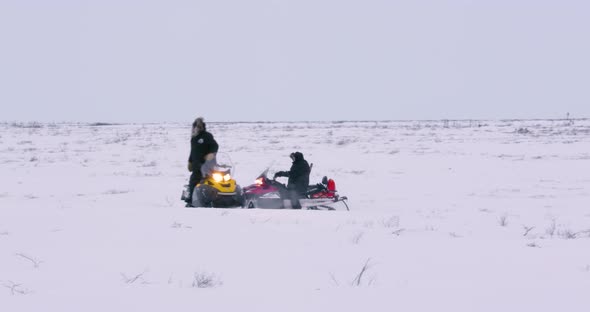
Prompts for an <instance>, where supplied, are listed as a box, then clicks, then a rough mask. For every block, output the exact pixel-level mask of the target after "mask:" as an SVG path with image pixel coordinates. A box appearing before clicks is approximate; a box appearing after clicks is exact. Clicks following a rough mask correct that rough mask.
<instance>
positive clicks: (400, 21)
mask: <svg viewBox="0 0 590 312" xmlns="http://www.w3.org/2000/svg"><path fill="white" fill-rule="evenodd" d="M567 112H569V113H570V114H571V115H572V116H573V117H590V1H584V0H579V1H574V0H559V1H558V0H555V1H548V0H520V1H519V0H488V1H486V0H479V1H475V0H474V1H469V0H462V1H460V0H456V1H450V0H408V1H396V0H383V1H376V0H357V1H347V0H292V1H286V0H248V1H243V0H225V1H224V0H207V1H196V0H191V1H189V0H151V1H150V0H96V1H84V0H51V1H48V0H0V120H4V121H13V120H22V121H29V120H38V121H110V122H155V121H187V120H189V121H190V120H192V119H193V118H194V117H196V116H198V115H202V116H204V117H205V119H206V120H209V121H258V120H264V121H300V120H391V119H455V118H467V119H471V118H484V119H496V118H560V117H565V114H566V113H567Z"/></svg>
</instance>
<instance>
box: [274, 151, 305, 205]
mask: <svg viewBox="0 0 590 312" xmlns="http://www.w3.org/2000/svg"><path fill="white" fill-rule="evenodd" d="M293 156H294V158H295V159H294V160H293V164H292V165H291V169H290V170H289V171H279V172H277V173H276V174H275V176H277V177H289V181H288V182H287V188H289V189H292V190H295V191H296V192H297V193H299V194H300V195H302V194H305V193H306V192H307V187H308V186H309V173H310V172H311V168H310V167H309V164H308V163H307V161H306V160H305V159H303V154H301V153H300V152H295V153H293Z"/></svg>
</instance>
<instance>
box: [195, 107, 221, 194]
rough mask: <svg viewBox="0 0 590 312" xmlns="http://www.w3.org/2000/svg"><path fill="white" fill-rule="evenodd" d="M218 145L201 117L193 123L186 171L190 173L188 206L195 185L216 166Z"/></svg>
mask: <svg viewBox="0 0 590 312" xmlns="http://www.w3.org/2000/svg"><path fill="white" fill-rule="evenodd" d="M218 149H219V145H218V144H217V141H215V139H214V138H213V135H212V134H211V133H209V132H208V131H207V128H206V124H205V121H204V119H203V117H199V118H197V119H195V121H194V122H193V128H192V135H191V153H190V155H189V157H188V171H190V172H191V177H190V179H189V184H188V185H189V196H188V199H187V202H188V204H187V205H190V204H191V203H192V197H193V191H194V189H195V187H196V186H197V184H198V183H199V182H201V180H202V179H203V178H204V177H205V176H207V175H208V174H209V173H210V172H211V170H212V169H213V167H214V166H215V164H216V160H215V155H216V153H217V150H218Z"/></svg>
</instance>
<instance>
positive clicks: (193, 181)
mask: <svg viewBox="0 0 590 312" xmlns="http://www.w3.org/2000/svg"><path fill="white" fill-rule="evenodd" d="M200 181H201V171H200V170H193V173H191V177H190V179H189V181H188V199H187V202H188V203H189V204H190V203H192V202H193V191H194V190H195V186H197V183H199V182H200Z"/></svg>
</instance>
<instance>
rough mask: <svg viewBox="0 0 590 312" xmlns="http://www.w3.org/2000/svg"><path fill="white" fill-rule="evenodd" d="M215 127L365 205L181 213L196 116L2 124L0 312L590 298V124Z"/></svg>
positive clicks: (557, 302) (244, 178) (244, 153)
mask: <svg viewBox="0 0 590 312" xmlns="http://www.w3.org/2000/svg"><path fill="white" fill-rule="evenodd" d="M208 130H209V131H210V132H211V133H213V135H214V136H215V138H216V140H217V141H218V142H219V144H220V153H226V154H228V155H229V156H230V157H231V159H232V161H233V163H234V166H235V168H234V169H235V178H236V180H237V182H238V184H240V185H242V186H245V185H248V184H251V183H252V182H253V181H254V179H255V178H256V176H257V175H258V174H259V173H260V172H261V171H262V170H263V169H264V168H265V167H266V166H268V165H269V164H270V163H271V162H273V161H274V162H275V163H276V165H277V166H278V167H282V168H284V169H285V170H286V169H288V168H289V166H290V160H289V156H288V155H289V154H290V153H291V152H293V151H301V152H302V153H303V154H304V155H305V157H306V159H307V160H308V161H309V162H310V163H313V164H314V167H313V170H312V174H311V179H310V180H311V182H312V183H317V182H319V181H320V180H321V177H322V176H324V175H326V176H328V177H330V178H333V179H334V180H335V181H336V186H337V188H338V190H339V193H340V194H341V195H346V196H348V197H349V204H350V207H351V211H348V212H347V211H311V210H302V211H297V210H261V209H203V208H201V209H190V208H184V203H183V202H181V201H180V195H181V190H182V186H183V185H184V184H185V183H186V181H187V179H188V172H187V170H186V160H187V157H188V152H189V140H190V124H189V123H187V124H120V125H108V124H75V123H59V124H43V123H11V122H5V123H0V177H1V178H0V311H11V312H13V311H589V309H590V120H585V119H579V120H497V121H492V120H491V121H488V120H479V121H475V120H473V121H472V120H462V121H445V120H439V121H378V122H377V121H366V122H360V121H359V122H295V123H271V122H261V123H209V124H208Z"/></svg>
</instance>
